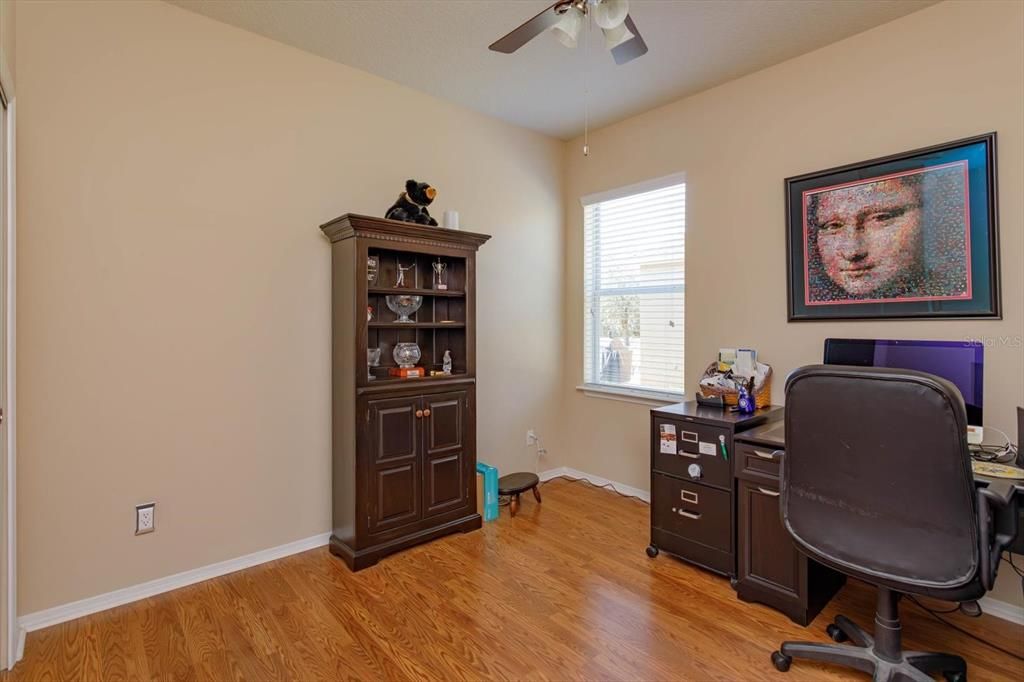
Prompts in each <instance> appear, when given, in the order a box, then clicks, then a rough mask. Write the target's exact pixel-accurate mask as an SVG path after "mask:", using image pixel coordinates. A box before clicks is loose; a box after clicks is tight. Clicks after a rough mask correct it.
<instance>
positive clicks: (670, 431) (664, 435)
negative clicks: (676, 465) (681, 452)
mask: <svg viewBox="0 0 1024 682" xmlns="http://www.w3.org/2000/svg"><path fill="white" fill-rule="evenodd" d="M658 428H659V430H660V431H661V454H663V455H674V454H676V427H675V425H674V424H659V425H658Z"/></svg>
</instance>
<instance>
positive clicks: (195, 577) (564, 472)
mask: <svg viewBox="0 0 1024 682" xmlns="http://www.w3.org/2000/svg"><path fill="white" fill-rule="evenodd" d="M538 475H539V476H540V480H542V481H550V480H551V479H553V478H558V477H559V476H567V477H569V478H581V479H584V480H586V481H588V482H590V483H592V484H593V485H596V486H605V485H611V486H613V487H614V488H615V489H616V490H617V491H619V492H620V493H622V494H624V495H631V496H633V497H637V498H639V499H641V500H643V501H644V502H647V503H650V501H651V494H650V492H649V491H647V490H641V489H640V488H634V487H633V486H629V485H626V484H625V483H618V482H616V481H611V480H609V479H607V478H603V477H601V476H595V475H593V474H588V473H586V472H585V471H579V470H578V469H573V468H571V467H556V468H554V469H548V470H547V471H542V472H540V474H538ZM330 537H331V534H330V533H321V534H320V535H314V536H312V537H308V538H305V539H303V540H296V541H295V542H289V543H287V544H284V545H279V546H277V547H271V548H270V549H264V550H262V551H259V552H253V553H252V554H246V555H245V556H240V557H236V558H234V559H228V560H226V561H220V562H218V563H215V564H210V565H209V566H203V567H200V568H194V569H192V570H190V571H184V572H182V573H176V574H174V575H169V576H166V577H164V578H157V579H156V580H150V581H149V582H145V583H141V584H139V585H133V586H131V587H125V588H122V589H120V590H114V591H113V592H107V593H106V594H100V595H96V596H95V597H88V598H86V599H81V600H79V601H75V602H71V603H69V604H62V605H60V606H54V607H52V608H49V609H44V610H42V611H36V612H35V613H29V614H26V615H24V616H21V617H20V618H18V630H19V632H18V650H17V658H18V660H20V659H21V657H22V653H23V652H24V650H25V635H26V634H27V633H29V632H32V631H34V630H40V629H42V628H46V627H50V626H51V625H57V624H58V623H64V622H66V621H69V620H74V619H76V618H81V617H83V616H88V615H90V614H93V613H98V612H99V611H105V610H107V609H112V608H114V607H115V606H121V605H123V604H129V603H131V602H133V601H138V600H140V599H145V598H146V597H152V596H154V595H157V594H162V593H164V592H170V591H171V590H176V589H178V588H180V587H186V586H188V585H194V584H195V583H199V582H202V581H204V580H209V579H210V578H216V577H218V576H222V575H226V574H228V573H234V572H235V571H240V570H242V569H245V568H250V567H252V566H257V565H259V564H263V563H266V562H268V561H274V560H275V559H281V558H283V557H286V556H291V555H292V554H298V553H299V552H305V551H307V550H310V549H315V548H317V547H323V546H324V545H326V544H327V542H328V540H329V539H330ZM979 603H980V604H981V608H982V610H984V612H985V613H987V614H989V615H992V616H995V617H996V618H1001V619H1003V620H1006V621H1010V622H1011V623H1017V624H1018V625H1024V608H1022V607H1020V606H1015V605H1013V604H1009V603H1007V602H1004V601H999V600H998V599H992V598H991V597H983V598H982V599H980V600H979Z"/></svg>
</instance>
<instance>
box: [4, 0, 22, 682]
mask: <svg viewBox="0 0 1024 682" xmlns="http://www.w3.org/2000/svg"><path fill="white" fill-rule="evenodd" d="M3 4H4V8H3V9H4V12H3V17H2V18H3V20H2V21H0V32H2V43H3V45H2V49H0V107H3V109H2V110H0V121H2V129H0V135H2V136H3V144H2V146H0V149H2V152H3V153H2V154H0V163H2V164H3V173H2V178H3V186H2V187H0V199H2V201H0V223H2V224H0V248H2V253H0V258H2V259H3V262H2V266H0V276H2V281H0V314H2V317H3V321H2V325H3V334H2V336H0V379H2V386H0V408H2V409H3V421H2V422H0V482H2V487H0V670H6V669H10V668H12V667H14V664H15V663H17V662H18V661H19V660H21V657H22V654H23V653H24V648H25V631H24V630H23V629H22V628H21V627H19V626H18V603H17V597H18V590H17V567H18V561H17V519H16V510H17V497H16V494H15V491H16V484H17V469H16V466H15V464H16V461H17V457H16V445H17V432H16V429H15V423H16V422H15V397H16V389H15V370H16V367H17V363H16V362H15V339H16V330H15V319H16V316H15V304H16V295H15V284H16V282H17V274H16V272H15V265H16V262H17V258H16V248H17V244H16V240H15V235H16V229H15V226H16V216H17V211H16V198H17V174H16V163H15V159H16V156H15V141H16V138H17V136H16V134H15V121H16V110H17V102H16V100H15V95H14V73H13V71H12V70H11V55H10V48H11V43H12V40H11V38H12V37H13V33H14V29H13V26H12V23H13V21H12V20H13V19H14V9H13V3H3Z"/></svg>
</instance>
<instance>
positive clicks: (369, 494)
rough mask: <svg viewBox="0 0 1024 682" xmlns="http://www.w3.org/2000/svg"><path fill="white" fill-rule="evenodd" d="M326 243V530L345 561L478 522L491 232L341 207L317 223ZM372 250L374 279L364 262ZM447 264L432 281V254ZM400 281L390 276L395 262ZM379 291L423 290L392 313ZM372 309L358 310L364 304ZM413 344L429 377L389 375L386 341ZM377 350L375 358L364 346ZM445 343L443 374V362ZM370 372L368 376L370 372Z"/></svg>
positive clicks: (359, 561)
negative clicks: (485, 281)
mask: <svg viewBox="0 0 1024 682" xmlns="http://www.w3.org/2000/svg"><path fill="white" fill-rule="evenodd" d="M320 229H322V230H323V232H324V234H325V235H327V237H328V238H329V239H330V242H331V259H332V283H333V284H332V311H333V313H332V318H333V321H332V327H333V359H332V366H333V418H332V426H333V457H332V498H333V505H332V506H333V509H332V512H333V533H332V535H331V543H330V547H331V552H333V553H334V554H336V555H338V556H340V557H341V558H342V559H344V560H345V563H346V564H348V566H349V567H350V568H351V569H352V570H360V569H362V568H366V567H367V566H372V565H373V564H375V563H377V561H379V560H380V559H381V558H382V557H384V556H386V555H388V554H391V553H393V552H397V551H399V550H402V549H405V548H407V547H411V546H413V545H416V544H419V543H421V542H426V541H428V540H432V539H434V538H438V537H441V536H442V535H446V534H448V533H453V532H459V531H461V532H465V531H468V530H473V529H476V528H479V527H480V523H481V519H480V515H479V514H477V513H476V484H475V476H476V349H475V340H476V314H475V313H476V310H475V309H476V287H475V285H476V277H475V275H476V251H477V249H478V248H479V247H480V246H481V245H482V244H484V243H485V242H486V241H487V240H488V239H490V237H489V236H487V235H484V234H476V233H473V232H464V231H458V230H446V229H441V228H437V227H426V226H423V225H415V224H412V223H403V222H398V221H394V220H386V219H383V218H373V217H369V216H361V215H355V214H346V215H343V216H341V217H340V218H336V219H334V220H332V221H330V222H329V223H326V224H324V225H321V226H320ZM371 257H375V258H376V259H377V260H378V263H379V265H378V275H377V279H376V282H374V283H370V282H369V281H368V278H367V263H368V260H369V259H370V258H371ZM438 258H440V259H441V261H442V262H443V263H445V264H446V266H447V278H448V282H447V284H448V288H447V289H445V290H438V289H435V288H434V286H433V269H432V267H431V263H432V262H434V261H436V260H437V259H438ZM399 264H401V266H402V267H410V266H411V265H413V264H415V268H412V269H410V270H409V271H407V273H406V282H405V284H406V286H405V287H403V288H397V287H396V286H395V284H396V281H397V276H398V267H399ZM389 294H414V295H421V296H423V305H422V306H421V307H420V309H419V310H418V311H417V312H416V313H415V314H414V315H412V319H413V320H414V322H411V323H410V322H397V321H396V320H397V318H398V316H397V315H396V314H395V313H393V312H391V310H389V309H388V307H387V305H386V302H385V300H386V296H388V295H389ZM368 307H369V308H370V309H371V310H372V319H370V320H368V319H367V308H368ZM401 342H415V343H416V344H417V345H418V346H419V348H420V353H421V357H420V361H419V363H417V364H418V366H421V367H423V368H424V369H425V370H426V372H427V373H428V376H426V377H422V378H398V377H394V376H390V375H389V371H388V370H389V369H391V368H394V367H396V366H397V363H396V362H395V360H394V358H393V357H392V351H393V349H394V347H395V345H396V344H398V343H401ZM370 348H380V349H381V357H380V366H379V367H376V368H369V367H368V366H367V349H370ZM446 350H447V351H450V352H451V357H452V370H451V374H448V375H441V376H429V372H430V371H432V370H433V371H439V370H441V369H442V362H443V357H444V352H445V351H446ZM371 375H372V378H371Z"/></svg>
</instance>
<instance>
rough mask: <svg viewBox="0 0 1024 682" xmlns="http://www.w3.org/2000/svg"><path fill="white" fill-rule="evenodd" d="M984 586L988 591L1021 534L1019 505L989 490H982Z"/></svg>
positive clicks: (979, 523)
mask: <svg viewBox="0 0 1024 682" xmlns="http://www.w3.org/2000/svg"><path fill="white" fill-rule="evenodd" d="M978 530H979V531H980V532H979V536H978V539H979V541H980V548H979V549H980V550H981V551H980V553H979V554H980V558H981V566H980V573H981V584H982V587H984V588H985V591H986V592H988V591H989V590H991V589H992V586H993V585H994V584H995V581H996V573H997V572H998V571H999V558H1000V556H1001V555H1002V553H1003V550H1004V549H1006V548H1007V547H1008V546H1009V545H1010V543H1011V542H1013V539H1014V537H1015V536H1016V535H1017V505H1016V503H1015V502H1014V501H1013V500H1012V499H1011V500H1007V499H1006V498H1005V497H1001V496H1000V495H998V494H996V493H995V492H993V491H991V490H989V489H988V488H978Z"/></svg>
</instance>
